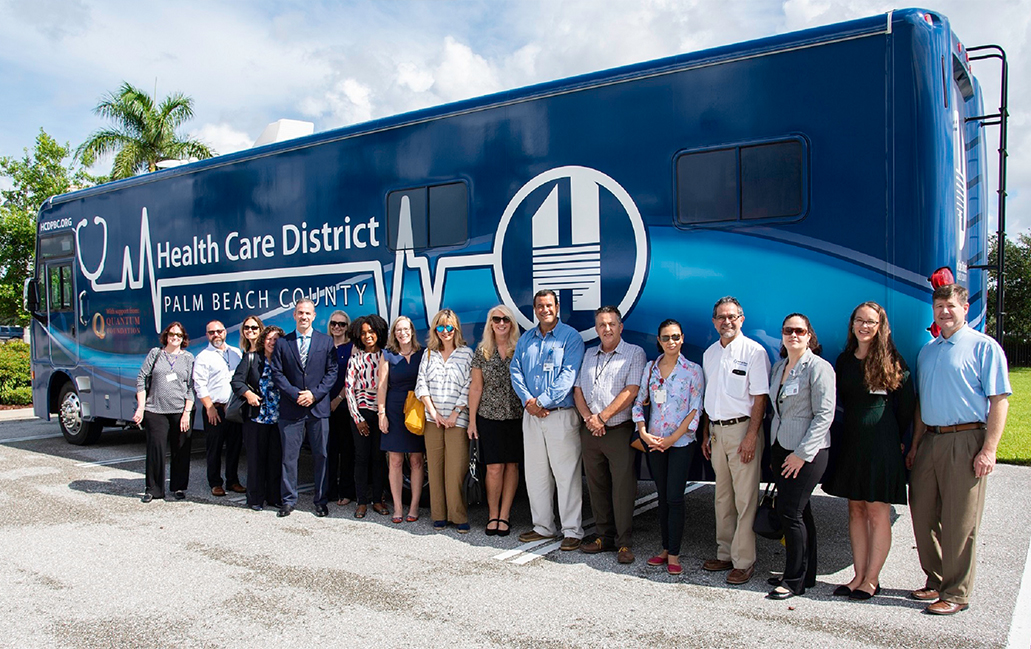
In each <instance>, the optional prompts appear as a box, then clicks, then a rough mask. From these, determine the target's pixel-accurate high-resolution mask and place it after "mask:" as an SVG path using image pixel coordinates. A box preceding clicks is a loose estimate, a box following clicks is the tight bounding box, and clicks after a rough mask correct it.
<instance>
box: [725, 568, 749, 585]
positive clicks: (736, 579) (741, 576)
mask: <svg viewBox="0 0 1031 649" xmlns="http://www.w3.org/2000/svg"><path fill="white" fill-rule="evenodd" d="M754 572H755V564H754V563H753V564H752V565H750V566H748V568H746V569H744V570H742V569H741V568H734V569H733V570H731V571H730V573H729V574H727V583H728V584H732V585H734V586H740V585H741V584H745V583H748V580H749V579H751V578H752V574H753V573H754Z"/></svg>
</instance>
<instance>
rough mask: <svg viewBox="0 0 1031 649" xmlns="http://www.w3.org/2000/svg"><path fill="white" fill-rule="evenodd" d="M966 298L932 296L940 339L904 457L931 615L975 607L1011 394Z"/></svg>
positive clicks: (995, 347) (925, 357) (928, 351)
mask: <svg viewBox="0 0 1031 649" xmlns="http://www.w3.org/2000/svg"><path fill="white" fill-rule="evenodd" d="M967 296H968V293H967V290H966V289H965V288H963V287H962V286H959V285H957V284H949V285H947V286H942V287H940V288H938V289H936V290H935V291H934V322H935V324H937V325H938V326H939V327H941V335H940V336H939V337H937V338H935V339H934V340H932V341H931V342H929V343H927V345H925V346H924V348H923V349H921V350H920V355H919V356H918V357H917V389H918V391H919V395H920V407H919V410H918V414H917V417H916V422H915V424H916V425H915V428H914V432H913V448H912V450H911V451H910V452H909V455H908V457H907V458H906V464H907V465H908V466H909V467H910V468H912V470H913V472H912V475H911V477H910V485H909V509H910V512H911V514H912V516H913V534H914V536H915V537H916V547H917V553H918V555H919V557H920V567H921V568H923V570H924V574H926V575H927V580H926V582H925V583H924V587H923V588H920V589H919V590H915V591H913V592H912V593H910V596H911V597H912V598H914V599H918V600H924V601H931V600H936V601H934V602H933V603H932V604H930V605H928V606H927V608H925V609H924V611H925V612H927V613H931V614H933V615H952V614H954V613H958V612H960V611H963V610H966V609H967V608H969V606H970V604H969V602H970V592H971V591H972V590H973V587H974V573H975V571H976V566H977V554H976V550H977V528H978V526H979V525H980V523H981V512H982V511H983V510H984V496H985V490H986V488H987V486H988V484H987V481H988V474H990V473H991V472H992V469H994V468H995V451H996V448H998V446H999V439H1000V438H1001V437H1002V431H1003V428H1004V427H1005V425H1006V411H1007V409H1008V407H1009V401H1008V400H1007V397H1008V396H1009V395H1010V394H1012V391H1011V390H1010V383H1009V372H1008V369H1007V366H1006V355H1005V354H1004V353H1003V351H1002V348H1001V347H1000V346H999V343H997V342H995V340H993V339H992V338H990V337H988V336H986V335H984V334H983V333H980V332H978V331H974V330H973V329H971V328H970V327H968V326H966V324H967V323H966V316H967V311H968V310H969V308H970V305H969V304H968V303H967Z"/></svg>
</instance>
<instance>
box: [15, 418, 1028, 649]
mask: <svg viewBox="0 0 1031 649" xmlns="http://www.w3.org/2000/svg"><path fill="white" fill-rule="evenodd" d="M12 413H13V414H12ZM194 435H195V439H194V443H193V448H194V451H193V462H192V474H191V481H190V484H191V488H190V490H189V492H188V494H187V496H188V497H187V499H186V500H185V501H182V502H173V501H154V502H152V503H149V504H143V503H141V502H140V496H141V495H142V492H143V487H144V483H143V456H144V453H145V449H144V446H143V438H142V434H141V433H140V432H139V431H135V432H131V431H117V430H109V431H106V432H105V433H104V435H103V436H102V437H101V439H100V442H99V443H98V444H96V445H94V446H89V447H78V446H71V445H69V444H67V443H66V442H65V441H64V439H63V438H62V437H61V434H60V431H59V429H58V427H57V424H56V423H55V422H43V421H40V420H37V419H33V418H31V412H25V411H4V412H2V413H0V512H2V515H0V547H2V548H3V557H2V558H0V585H2V587H0V607H2V610H3V611H4V619H5V622H6V624H4V628H3V632H2V634H0V646H4V647H113V646H117V647H167V646H184V647H194V646H198V647H199V646H202V647H224V646H257V645H259V644H260V645H262V646H268V647H295V646H296V647H312V646H319V647H321V646H335V647H363V648H372V647H429V646H440V645H450V646H454V647H486V646H500V647H528V648H529V647H533V648H537V647H758V646H768V645H770V644H773V643H778V644H784V645H791V646H794V647H831V646H833V647H867V646H883V647H921V648H924V647H960V646H962V647H1005V646H1011V647H1021V648H1025V647H1028V646H1029V645H1031V583H1029V582H1031V570H1029V569H1028V567H1027V566H1028V556H1029V551H1028V544H1029V536H1031V506H1029V500H1031V468H1026V467H1012V466H1002V465H1000V466H999V467H997V469H996V471H995V473H994V474H993V475H992V477H991V478H990V480H991V483H990V485H989V489H988V501H987V505H986V508H985V513H984V519H983V523H982V527H981V532H980V537H979V539H978V542H979V549H978V552H979V561H978V573H977V584H976V588H975V592H974V594H973V599H972V602H971V608H970V610H968V611H965V612H962V613H959V614H957V615H955V616H952V617H944V618H943V617H934V616H929V615H926V614H923V613H922V612H921V609H922V608H923V604H921V603H918V602H915V601H912V600H910V599H908V598H907V597H906V595H907V593H908V592H909V591H910V590H912V589H914V588H918V587H920V586H922V585H923V573H922V572H921V571H920V567H919V563H918V561H917V556H916V550H915V547H914V544H913V532H912V527H911V521H910V518H909V510H908V508H906V507H895V508H894V509H893V536H894V539H893V546H892V551H891V554H890V555H889V557H888V562H887V565H886V566H885V568H884V571H883V572H882V577H881V584H882V587H883V593H882V594H881V595H880V596H878V597H875V598H874V599H872V600H870V601H868V602H851V601H842V600H841V599H840V598H833V597H832V596H831V591H832V590H833V588H834V586H836V585H838V584H840V583H844V582H846V581H848V580H849V579H850V578H851V567H850V563H851V559H850V551H849V541H848V535H847V507H846V503H845V502H844V501H842V500H840V499H837V498H833V497H830V496H827V495H826V494H823V493H822V492H820V491H817V494H816V496H815V497H814V513H815V517H816V523H817V528H818V530H819V544H820V545H819V580H818V584H817V586H816V587H815V588H814V589H811V590H809V591H808V592H807V593H806V594H805V595H804V596H802V597H796V598H792V599H790V600H787V601H783V602H774V601H770V600H766V599H765V598H764V595H765V594H766V592H767V591H768V590H769V586H768V585H767V584H766V578H767V577H768V576H770V575H771V574H772V573H773V572H776V571H778V570H780V569H781V568H782V566H783V561H784V553H783V547H782V546H781V545H780V544H779V543H777V542H774V541H768V540H765V539H759V548H758V549H759V559H758V565H757V568H756V573H755V577H753V579H752V580H751V581H750V582H749V583H748V584H746V585H744V586H740V587H734V586H729V585H727V584H726V583H725V581H724V577H725V574H724V573H708V572H705V571H703V570H702V569H701V563H702V561H704V560H705V559H707V558H711V557H712V556H714V553H715V542H714V518H713V502H712V501H713V487H712V484H709V483H698V484H692V485H689V493H688V494H687V496H686V497H685V499H686V508H687V512H688V517H687V518H688V520H687V525H686V530H685V538H684V550H683V552H682V555H681V560H682V563H683V564H684V567H685V570H684V572H683V574H682V575H681V576H680V577H677V578H674V577H671V576H669V575H667V574H666V572H665V571H664V570H661V569H656V568H650V567H648V566H646V565H645V560H646V559H647V558H648V557H649V556H651V555H653V554H655V553H657V552H658V551H659V549H660V546H659V531H658V521H657V518H656V512H655V509H654V503H655V495H654V488H653V485H652V484H651V483H648V482H641V483H640V484H639V493H638V496H639V498H638V503H639V505H638V510H639V513H638V514H637V516H636V517H635V532H634V548H633V549H634V552H635V553H636V554H637V561H636V562H635V563H633V564H631V565H619V564H617V563H616V560H615V555H614V554H612V553H606V554H601V555H593V556H588V555H584V554H582V553H580V552H561V551H560V550H558V548H557V544H555V543H547V542H545V543H538V544H521V543H519V541H518V540H517V536H518V533H519V532H522V531H524V530H526V529H528V528H529V522H528V521H529V511H528V506H527V504H526V502H525V499H520V500H518V501H517V505H516V509H515V511H514V512H513V516H512V523H513V534H512V535H511V536H508V537H504V538H499V537H487V536H485V535H484V533H483V526H484V524H485V523H486V518H487V513H486V508H485V507H482V506H478V507H473V508H471V509H470V516H471V523H472V526H473V531H472V533H470V534H467V535H460V534H458V533H457V531H456V530H454V529H453V528H452V529H448V530H446V531H444V532H433V531H432V529H431V523H430V520H429V518H430V517H429V511H428V509H423V510H422V511H421V512H420V513H421V516H422V517H421V519H420V520H419V521H417V522H416V523H405V524H401V525H395V524H392V523H391V522H390V517H388V516H378V515H376V514H375V513H373V512H372V511H371V510H370V512H369V515H368V517H367V518H365V519H364V520H356V519H355V518H354V517H353V514H354V505H353V504H351V505H347V506H344V507H338V506H336V505H335V504H331V505H330V516H329V517H327V518H321V519H320V518H316V517H315V516H313V515H312V513H311V495H310V492H308V493H304V494H302V495H301V498H300V501H299V508H298V510H297V511H296V512H295V513H294V514H293V515H292V516H290V517H288V518H284V519H280V518H277V517H276V514H275V511H273V510H267V511H263V512H253V511H251V510H249V509H247V508H246V507H245V506H244V503H243V498H242V497H240V496H228V497H225V498H215V497H213V496H211V495H210V492H209V490H208V489H207V485H206V479H205V472H204V454H203V448H204V438H203V433H201V432H197V433H195V434H194ZM302 457H303V460H304V461H303V463H302V469H301V482H302V483H304V482H308V483H310V482H311V468H310V461H309V459H308V457H307V456H306V455H305V456H302ZM241 464H242V465H243V463H241ZM243 469H244V467H243V466H241V473H242V472H243ZM585 493H586V489H585ZM584 518H585V520H586V521H590V519H591V513H590V507H589V505H585V508H584ZM1022 583H1023V589H1022Z"/></svg>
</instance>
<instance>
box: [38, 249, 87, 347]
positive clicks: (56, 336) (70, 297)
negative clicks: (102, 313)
mask: <svg viewBox="0 0 1031 649" xmlns="http://www.w3.org/2000/svg"><path fill="white" fill-rule="evenodd" d="M73 261H74V259H73V258H67V259H52V260H48V261H47V262H46V266H45V267H46V280H45V282H46V284H45V285H46V294H47V296H46V309H47V334H48V335H47V339H48V342H49V345H50V362H51V363H52V364H53V366H54V367H74V366H75V365H76V364H78V362H79V339H78V335H77V333H78V332H77V322H76V317H75V287H74V280H73V273H72V262H73Z"/></svg>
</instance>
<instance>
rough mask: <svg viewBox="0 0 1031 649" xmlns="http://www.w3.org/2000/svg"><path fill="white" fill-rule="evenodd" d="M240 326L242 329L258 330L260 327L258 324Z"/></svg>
mask: <svg viewBox="0 0 1031 649" xmlns="http://www.w3.org/2000/svg"><path fill="white" fill-rule="evenodd" d="M240 328H241V329H243V330H244V331H258V330H259V329H261V327H259V326H258V325H244V326H242V327H240ZM208 333H211V332H210V331H209V332H208Z"/></svg>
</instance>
